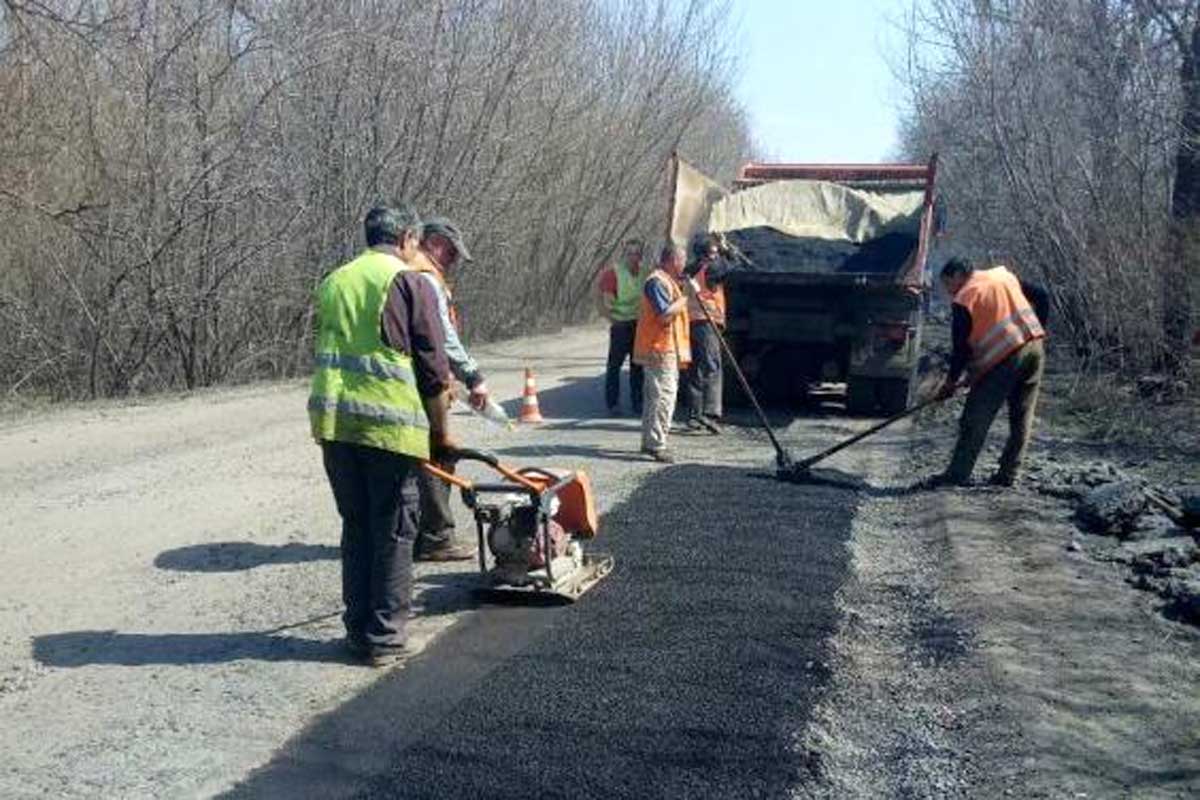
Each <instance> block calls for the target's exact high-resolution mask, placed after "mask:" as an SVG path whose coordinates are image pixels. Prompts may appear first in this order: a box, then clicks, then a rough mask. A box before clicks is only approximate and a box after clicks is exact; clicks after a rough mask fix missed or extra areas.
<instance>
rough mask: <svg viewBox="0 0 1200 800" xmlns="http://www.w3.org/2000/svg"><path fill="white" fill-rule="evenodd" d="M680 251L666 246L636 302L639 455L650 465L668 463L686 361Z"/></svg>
mask: <svg viewBox="0 0 1200 800" xmlns="http://www.w3.org/2000/svg"><path fill="white" fill-rule="evenodd" d="M683 258H684V257H683V251H682V250H681V249H680V248H678V247H675V246H674V245H671V244H668V245H667V246H666V247H664V248H663V249H662V253H661V254H660V256H659V261H658V268H657V269H655V270H654V271H653V272H652V273H650V275H649V276H648V277H647V278H646V283H645V285H644V286H643V288H642V296H641V298H640V301H639V310H638V320H637V331H636V334H635V337H634V344H633V362H634V363H635V364H640V365H641V367H642V370H643V375H644V389H643V392H644V395H645V405H644V406H643V407H642V452H643V453H645V454H647V455H649V456H650V457H651V458H653V459H654V460H655V461H660V462H663V463H671V462H673V461H674V460H675V459H674V457H673V456H672V455H671V453H670V451H669V450H667V433H668V431H669V430H670V428H671V417H672V416H673V415H674V414H675V399H676V395H677V394H678V391H679V371H680V370H681V369H686V368H687V367H688V365H689V364H691V362H692V349H691V341H690V331H689V329H688V313H687V298H686V297H685V296H684V294H683V290H682V289H681V288H680V286H679V281H680V279H681V278H682V277H683Z"/></svg>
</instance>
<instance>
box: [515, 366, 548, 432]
mask: <svg viewBox="0 0 1200 800" xmlns="http://www.w3.org/2000/svg"><path fill="white" fill-rule="evenodd" d="M517 420H518V421H520V422H541V421H542V412H541V411H539V410H538V401H537V383H536V382H535V381H534V380H533V370H531V369H530V368H529V367H526V368H525V396H524V398H523V399H522V400H521V413H520V414H519V415H518V416H517Z"/></svg>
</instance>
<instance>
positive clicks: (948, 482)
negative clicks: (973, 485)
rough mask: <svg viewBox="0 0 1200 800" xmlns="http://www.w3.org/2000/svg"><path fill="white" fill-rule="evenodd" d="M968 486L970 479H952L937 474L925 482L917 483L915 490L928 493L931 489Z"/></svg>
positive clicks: (940, 473) (944, 474)
mask: <svg viewBox="0 0 1200 800" xmlns="http://www.w3.org/2000/svg"><path fill="white" fill-rule="evenodd" d="M968 485H970V479H967V480H963V479H962V478H952V477H951V476H949V475H947V474H946V473H944V472H939V473H937V474H936V475H930V476H929V477H928V478H926V479H925V480H923V481H920V482H919V483H917V485H916V487H915V488H917V489H923V490H927V491H928V490H933V489H942V488H947V487H955V486H968Z"/></svg>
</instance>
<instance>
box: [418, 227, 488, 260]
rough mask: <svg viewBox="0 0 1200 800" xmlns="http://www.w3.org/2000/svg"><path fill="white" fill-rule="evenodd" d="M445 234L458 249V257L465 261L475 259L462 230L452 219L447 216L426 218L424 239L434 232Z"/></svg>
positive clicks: (422, 236)
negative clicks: (464, 239)
mask: <svg viewBox="0 0 1200 800" xmlns="http://www.w3.org/2000/svg"><path fill="white" fill-rule="evenodd" d="M435 233H436V234H437V235H438V236H445V237H446V238H447V239H449V240H450V243H451V244H452V245H454V249H455V250H457V251H458V257H459V258H460V259H462V260H463V261H474V260H475V259H473V258H472V257H471V251H470V250H468V249H467V245H466V243H465V242H464V241H463V236H462V231H460V230H459V229H458V226H457V225H455V224H454V223H453V222H451V221H450V220H448V219H446V218H445V217H430V218H429V219H427V220H425V230H424V232H423V233H422V234H421V238H422V239H424V238H426V237H427V236H430V235H432V234H435Z"/></svg>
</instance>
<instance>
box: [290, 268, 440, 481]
mask: <svg viewBox="0 0 1200 800" xmlns="http://www.w3.org/2000/svg"><path fill="white" fill-rule="evenodd" d="M405 269H408V267H407V266H406V265H405V264H404V262H403V261H401V260H400V259H399V258H397V257H396V256H393V255H389V254H387V253H379V252H376V251H373V250H368V251H366V252H364V253H363V254H362V255H360V256H359V257H358V258H356V259H354V260H353V261H351V262H349V263H347V264H343V265H342V266H340V267H338V268H337V269H336V270H334V271H333V272H332V273H330V274H329V275H328V276H326V278H325V280H323V281H321V285H320V287H318V289H317V314H318V324H317V338H316V347H315V350H316V371H315V372H314V373H313V378H312V389H311V391H310V392H309V397H308V416H309V422H310V423H311V426H312V435H313V438H314V439H316V440H317V441H319V442H346V443H349V444H361V445H366V446H367V447H375V448H378V449H380V450H387V451H390V452H393V453H399V454H402V455H407V456H412V457H414V458H429V422H428V419H427V418H426V416H425V407H424V405H423V404H422V402H421V395H420V392H418V391H417V382H416V376H415V375H414V373H413V365H412V359H411V358H410V357H409V356H408V355H406V354H404V353H401V352H399V351H397V350H393V349H392V348H390V347H388V346H387V345H386V344H384V342H383V333H382V319H383V309H384V306H385V305H386V303H387V297H388V291H389V290H390V289H391V286H392V281H393V280H395V277H396V275H397V273H399V272H400V271H401V270H405Z"/></svg>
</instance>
